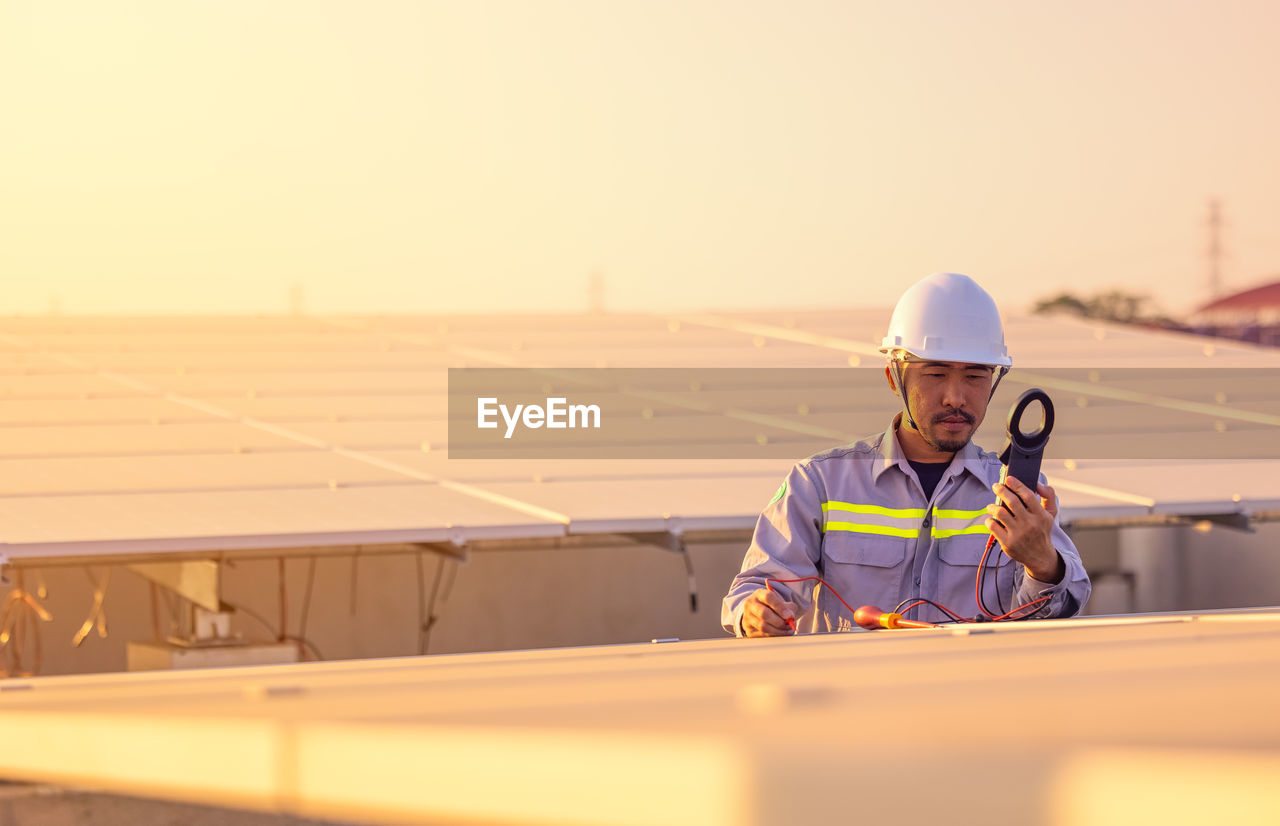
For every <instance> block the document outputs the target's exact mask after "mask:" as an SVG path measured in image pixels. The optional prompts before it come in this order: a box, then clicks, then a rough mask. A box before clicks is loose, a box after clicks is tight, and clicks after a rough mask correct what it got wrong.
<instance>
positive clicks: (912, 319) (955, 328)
mask: <svg viewBox="0 0 1280 826" xmlns="http://www.w3.org/2000/svg"><path fill="white" fill-rule="evenodd" d="M898 351H904V352H907V353H909V354H911V355H913V356H915V357H917V358H922V359H927V360H928V361H960V362H965V363H966V364H990V365H992V366H995V367H1010V366H1012V365H1013V359H1011V358H1010V357H1009V351H1008V350H1007V349H1005V346H1004V326H1003V325H1002V324H1001V323H1000V311H999V310H997V309H996V302H995V301H993V300H992V298H991V296H990V295H988V294H987V291H986V290H984V289H982V287H979V286H978V282H976V281H974V280H973V279H972V278H970V277H969V276H967V275H960V274H959V273H954V272H939V273H934V274H933V275H931V276H929V277H927V278H925V279H923V280H921V281H918V282H916V283H915V284H913V285H911V286H910V287H909V288H908V289H907V291H906V292H905V293H903V294H902V298H900V299H898V306H896V307H894V308H893V316H892V317H891V318H890V319H889V333H888V335H886V336H885V337H884V341H883V342H881V344H880V352H882V353H886V354H889V355H893V354H894V353H895V352H898Z"/></svg>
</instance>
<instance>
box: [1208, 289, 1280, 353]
mask: <svg viewBox="0 0 1280 826" xmlns="http://www.w3.org/2000/svg"><path fill="white" fill-rule="evenodd" d="M1188 322H1189V324H1190V325H1191V327H1192V328H1193V329H1194V330H1196V332H1200V333H1204V334H1206V335H1213V336H1223V337H1225V338H1234V339H1239V340H1241V341H1252V342H1256V343H1259V344H1272V345H1276V344H1280V281H1273V282H1271V283H1270V284H1263V285H1262V286H1260V287H1253V288H1252V289H1248V290H1244V291H1242V292H1238V293H1234V294H1232V295H1226V296H1222V297H1221V298H1216V299H1214V300H1213V301H1210V302H1209V303H1208V304H1205V305H1204V306H1203V307H1201V308H1200V309H1198V310H1196V311H1195V312H1193V313H1192V314H1191V318H1190V319H1188Z"/></svg>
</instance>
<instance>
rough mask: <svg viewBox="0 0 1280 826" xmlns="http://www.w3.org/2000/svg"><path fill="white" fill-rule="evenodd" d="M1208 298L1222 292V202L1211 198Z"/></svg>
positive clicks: (1215, 296) (1212, 297)
mask: <svg viewBox="0 0 1280 826" xmlns="http://www.w3.org/2000/svg"><path fill="white" fill-rule="evenodd" d="M1207 226H1208V228H1209V298H1210V299H1214V298H1217V297H1218V296H1219V295H1220V294H1221V293H1222V257H1223V250H1222V203H1221V202H1220V201H1219V200H1218V199H1217V198H1213V199H1211V200H1210V201H1209V222H1208V225H1207Z"/></svg>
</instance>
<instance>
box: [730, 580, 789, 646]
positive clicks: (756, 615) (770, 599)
mask: <svg viewBox="0 0 1280 826" xmlns="http://www.w3.org/2000/svg"><path fill="white" fill-rule="evenodd" d="M795 618H796V606H795V603H792V602H787V601H786V600H785V599H783V598H782V597H781V596H779V595H778V594H776V593H774V592H773V591H770V590H769V589H768V588H760V589H758V590H756V591H753V592H752V594H751V596H749V597H747V601H746V602H744V603H743V604H742V631H743V633H744V634H746V635H747V636H748V637H789V636H791V635H792V634H794V633H795V632H796V629H795V625H794V624H788V623H787V620H791V621H792V623H794V622H795Z"/></svg>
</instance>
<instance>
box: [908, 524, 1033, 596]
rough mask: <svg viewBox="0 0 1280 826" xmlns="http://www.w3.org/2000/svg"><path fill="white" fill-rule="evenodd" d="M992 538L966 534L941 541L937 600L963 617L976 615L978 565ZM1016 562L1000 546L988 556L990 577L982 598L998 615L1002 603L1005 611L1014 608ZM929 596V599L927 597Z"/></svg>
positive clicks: (983, 534)
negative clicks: (975, 587) (1014, 564)
mask: <svg viewBox="0 0 1280 826" xmlns="http://www.w3.org/2000/svg"><path fill="white" fill-rule="evenodd" d="M990 536H991V535H990V534H986V533H980V534H964V535H961V536H953V537H949V538H947V539H941V540H938V559H939V561H940V562H941V563H942V564H941V565H939V566H938V568H939V573H938V580H939V582H938V586H939V587H938V596H937V597H936V599H937V600H938V601H939V602H941V603H942V604H944V605H946V606H947V607H948V608H951V609H952V610H954V611H959V612H960V613H962V614H972V613H976V612H977V610H978V604H977V602H976V601H975V600H974V582H975V580H977V578H978V563H980V562H981V561H982V553H983V549H984V548H986V546H987V539H988V538H989V537H990ZM1012 562H1013V560H1012V559H1011V558H1010V557H1009V556H1008V555H1007V554H1006V553H1005V552H1004V551H1002V550H1000V543H999V542H997V543H995V544H994V545H992V546H991V553H990V554H988V555H987V568H986V575H985V576H984V577H983V583H982V595H983V599H984V601H985V602H986V605H987V608H988V609H989V610H991V611H995V610H996V609H997V608H998V607H999V605H1000V603H1001V602H1003V603H1004V606H1005V610H1006V611H1008V610H1009V609H1011V608H1012V607H1013V605H1012V600H1013V574H1014V570H1015V569H1014V567H1013V565H1012V564H1011V563H1012ZM926 596H927V595H926Z"/></svg>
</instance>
